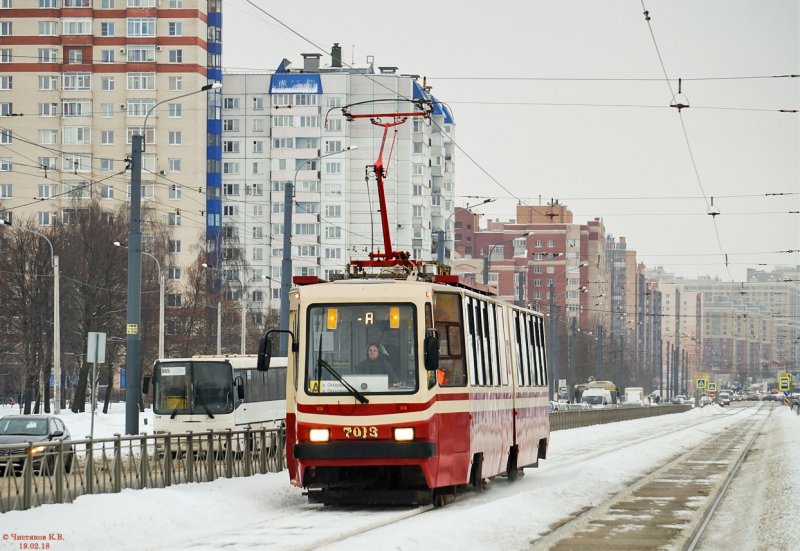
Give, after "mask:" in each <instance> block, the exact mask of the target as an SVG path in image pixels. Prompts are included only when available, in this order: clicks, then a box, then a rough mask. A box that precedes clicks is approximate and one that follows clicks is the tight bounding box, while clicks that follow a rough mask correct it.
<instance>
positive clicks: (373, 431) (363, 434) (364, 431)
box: [342, 427, 378, 438]
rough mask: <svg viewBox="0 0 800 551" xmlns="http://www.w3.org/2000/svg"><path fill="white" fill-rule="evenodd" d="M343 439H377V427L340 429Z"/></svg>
mask: <svg viewBox="0 0 800 551" xmlns="http://www.w3.org/2000/svg"><path fill="white" fill-rule="evenodd" d="M342 431H343V432H344V437H345V438H377V437H378V427H342Z"/></svg>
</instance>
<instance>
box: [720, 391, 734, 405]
mask: <svg viewBox="0 0 800 551" xmlns="http://www.w3.org/2000/svg"><path fill="white" fill-rule="evenodd" d="M717 401H718V402H719V405H721V406H729V405H730V404H731V391H730V390H720V391H719V394H718V395H717Z"/></svg>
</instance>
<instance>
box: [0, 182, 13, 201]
mask: <svg viewBox="0 0 800 551" xmlns="http://www.w3.org/2000/svg"><path fill="white" fill-rule="evenodd" d="M12 191H13V190H12V188H11V184H0V198H2V199H10V198H11V197H13V193H12Z"/></svg>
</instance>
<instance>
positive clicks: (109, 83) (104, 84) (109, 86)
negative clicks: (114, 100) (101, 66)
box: [100, 77, 114, 92]
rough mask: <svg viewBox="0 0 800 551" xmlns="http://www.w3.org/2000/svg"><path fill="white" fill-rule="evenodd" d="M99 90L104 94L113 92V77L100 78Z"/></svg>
mask: <svg viewBox="0 0 800 551" xmlns="http://www.w3.org/2000/svg"><path fill="white" fill-rule="evenodd" d="M100 89H101V90H104V91H106V92H110V91H112V90H114V77H100Z"/></svg>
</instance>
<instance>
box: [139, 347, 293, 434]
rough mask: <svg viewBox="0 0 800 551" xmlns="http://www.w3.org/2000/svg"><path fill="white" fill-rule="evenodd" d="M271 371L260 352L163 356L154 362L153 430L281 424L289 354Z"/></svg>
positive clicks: (236, 428)
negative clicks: (259, 364)
mask: <svg viewBox="0 0 800 551" xmlns="http://www.w3.org/2000/svg"><path fill="white" fill-rule="evenodd" d="M273 362H274V363H273V366H274V367H277V369H274V370H273V369H270V370H269V371H268V372H266V373H264V372H260V371H257V370H256V355H225V356H193V357H191V358H165V359H160V360H157V361H156V362H155V364H154V366H153V431H154V433H156V434H159V433H162V434H163V433H172V434H183V433H186V432H189V431H192V432H194V433H198V432H205V431H208V430H213V431H215V432H217V431H225V430H227V429H230V430H243V429H246V428H261V427H264V428H268V429H273V428H279V427H281V426H282V425H283V423H284V419H285V417H286V358H274V359H273Z"/></svg>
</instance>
